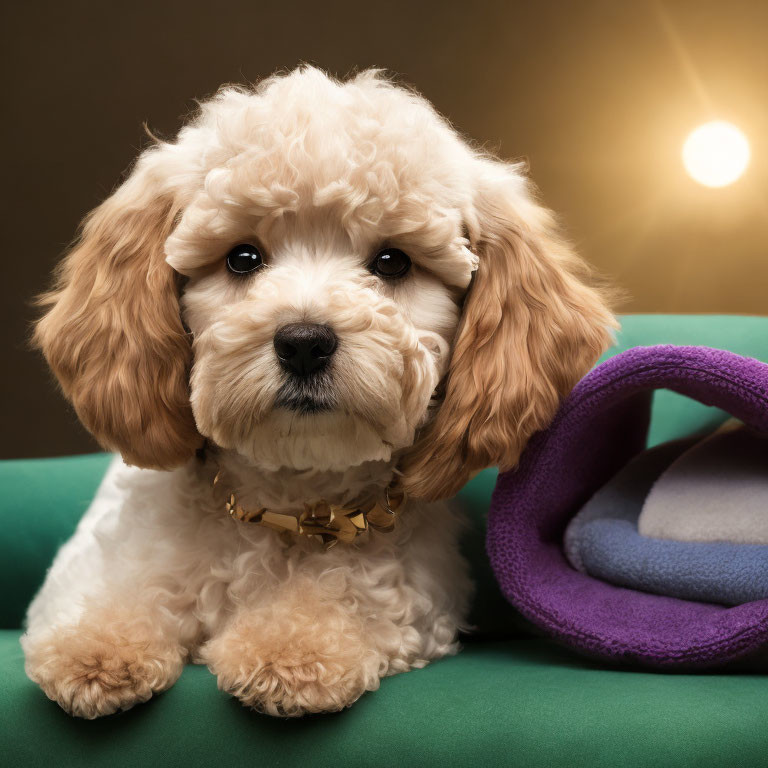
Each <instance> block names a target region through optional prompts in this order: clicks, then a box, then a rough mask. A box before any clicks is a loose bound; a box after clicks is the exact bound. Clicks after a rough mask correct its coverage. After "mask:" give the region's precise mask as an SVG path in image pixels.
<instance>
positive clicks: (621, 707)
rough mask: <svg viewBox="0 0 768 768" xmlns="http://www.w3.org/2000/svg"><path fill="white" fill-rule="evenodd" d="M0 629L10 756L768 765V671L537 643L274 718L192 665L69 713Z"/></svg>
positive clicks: (490, 650)
mask: <svg viewBox="0 0 768 768" xmlns="http://www.w3.org/2000/svg"><path fill="white" fill-rule="evenodd" d="M17 635H18V633H17V632H12V631H8V630H6V631H4V632H0V723H2V725H0V742H4V746H3V747H2V751H0V754H2V759H3V764H4V765H8V766H37V765H39V766H46V768H48V767H49V766H56V767H57V768H62V767H63V766H69V765H73V766H74V765H105V766H106V765H108V766H110V768H121V766H145V765H162V766H164V768H174V767H175V766H178V767H179V768H195V767H196V766H201V767H202V766H211V765H213V766H239V765H255V766H276V765H280V766H312V767H313V768H315V767H317V768H320V767H321V766H328V768H340V767H341V766H350V767H351V768H360V767H361V766H393V765H394V766H398V767H399V768H408V767H410V766H413V767H414V768H423V767H424V766H467V767H469V766H477V765H480V766H502V765H504V766H529V767H533V766H541V767H542V768H544V767H545V766H546V767H547V768H551V767H552V766H563V768H573V767H574V766H590V768H601V767H602V766H605V768H616V766H622V768H633V767H634V766H637V767H638V768H651V767H652V766H676V768H686V767H687V766H690V768H701V766H707V768H716V767H717V766H723V768H732V767H733V766H736V765H738V766H740V768H749V767H750V766H764V765H765V759H766V754H768V753H767V752H766V747H767V746H768V730H767V729H766V723H768V681H766V679H765V677H763V676H760V675H755V674H750V675H731V676H728V675H712V674H710V675H663V674H654V673H649V672H627V671H618V670H611V669H603V668H601V667H600V666H599V665H597V664H590V663H589V662H585V661H581V660H579V659H577V658H575V657H573V656H572V655H571V654H570V653H569V652H567V651H564V650H561V649H559V648H556V647H555V646H553V645H551V644H550V643H549V642H547V641H543V640H532V639H521V638H518V639H515V640H509V641H506V642H487V643H474V644H472V645H469V646H467V647H466V648H465V649H464V651H463V652H462V653H461V654H460V655H459V656H456V657H453V658H449V659H443V660H441V661H438V662H435V663H433V664H432V665H430V666H428V667H426V668H425V669H421V670H414V671H412V672H409V673H407V674H405V675H398V676H397V677H392V678H389V679H386V680H384V681H383V682H382V684H381V688H380V689H379V691H377V692H376V693H374V694H368V695H366V696H364V697H363V698H362V699H361V700H360V701H359V702H358V703H357V704H355V706H354V707H352V709H350V710H347V711H345V712H342V713H340V714H337V715H327V716H320V717H311V718H306V719H304V720H298V721H297V720H275V719H273V718H269V717H267V716H265V715H258V714H256V713H253V712H250V711H248V710H246V709H245V708H244V707H242V706H241V705H240V704H239V703H237V702H236V701H234V700H232V699H230V698H229V697H228V696H226V695H225V694H223V693H221V692H220V691H218V690H217V688H216V681H215V680H214V678H213V676H212V675H211V674H210V673H209V672H208V671H207V670H206V669H205V668H203V667H187V669H186V670H185V672H184V674H183V675H182V677H181V679H180V680H179V681H178V682H177V683H176V685H175V686H174V687H173V688H171V689H170V690H169V691H167V692H166V693H164V694H162V695H161V696H159V697H157V698H156V699H154V700H153V701H150V702H148V703H147V704H143V705H141V706H139V707H137V708H136V709H133V710H131V711H129V712H126V713H124V714H121V715H115V716H113V717H108V718H102V719H101V720H95V721H87V720H75V719H72V718H70V717H68V716H67V715H65V714H64V713H63V712H62V711H60V710H59V709H58V708H57V707H56V706H55V705H54V704H52V703H51V702H49V701H48V700H47V699H46V698H45V697H44V696H43V694H42V693H40V691H39V690H38V689H37V688H36V687H35V686H34V685H33V684H32V683H31V682H30V681H29V680H27V679H26V677H25V676H24V672H23V670H22V658H21V651H20V649H19V646H18V640H17Z"/></svg>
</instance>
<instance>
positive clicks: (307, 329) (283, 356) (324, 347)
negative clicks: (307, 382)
mask: <svg viewBox="0 0 768 768" xmlns="http://www.w3.org/2000/svg"><path fill="white" fill-rule="evenodd" d="M338 343H339V340H338V339H337V338H336V334H335V333H334V332H333V331H332V330H331V329H330V328H329V327H328V326H327V325H315V324H314V323H291V324H290V325H284V326H283V327H282V328H279V329H278V331H277V333H276V334H275V352H276V353H277V359H278V360H279V361H280V363H281V365H282V366H283V368H285V369H286V370H287V371H290V372H291V373H295V374H296V375H297V376H308V375H309V374H310V373H314V372H315V371H319V370H320V369H321V368H323V367H324V366H325V365H326V364H327V363H328V360H330V358H331V355H332V354H333V353H334V351H335V350H336V347H337V346H338Z"/></svg>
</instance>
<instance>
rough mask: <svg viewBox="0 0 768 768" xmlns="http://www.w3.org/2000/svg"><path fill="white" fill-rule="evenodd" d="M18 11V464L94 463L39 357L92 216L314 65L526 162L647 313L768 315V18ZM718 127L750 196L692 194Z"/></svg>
mask: <svg viewBox="0 0 768 768" xmlns="http://www.w3.org/2000/svg"><path fill="white" fill-rule="evenodd" d="M4 5H5V8H4V10H3V11H2V15H3V18H2V28H3V31H2V35H3V37H4V39H3V40H2V41H0V42H1V43H2V56H3V58H4V61H3V66H2V73H3V78H4V80H5V82H4V87H3V105H4V108H5V117H4V119H3V120H2V121H0V124H1V125H2V131H3V136H2V143H0V146H2V147H3V155H4V156H3V166H4V168H3V184H2V192H3V200H2V211H3V213H4V219H5V221H4V226H3V231H2V235H3V246H4V247H3V251H2V257H1V258H2V278H3V279H2V284H1V285H0V291H1V292H2V294H1V295H0V312H1V313H2V332H1V333H0V343H1V344H2V349H0V360H2V361H3V368H4V370H3V375H2V376H0V419H2V422H1V423H2V438H3V439H2V441H0V457H14V456H39V455H55V454H63V453H74V452H78V451H88V450H93V449H94V448H95V446H94V444H93V443H92V442H91V441H90V439H89V438H88V436H87V435H86V434H85V433H84V432H83V430H82V429H81V428H80V427H79V426H78V425H77V423H76V420H75V418H74V416H73V414H72V413H71V412H70V411H69V409H68V408H67V407H66V405H65V404H64V401H63V400H62V399H61V397H60V396H59V395H58V394H57V392H56V389H55V387H54V386H53V384H52V382H51V379H50V377H49V376H48V374H47V373H46V372H45V370H44V368H43V366H42V364H41V361H40V360H39V359H38V357H37V355H36V354H34V353H31V352H29V351H28V350H27V349H26V348H25V338H26V336H27V333H28V325H29V321H30V318H31V317H32V314H33V313H32V310H31V308H30V306H29V300H30V298H31V297H32V296H33V295H34V294H35V293H36V292H38V291H40V290H41V289H43V288H44V287H45V285H46V284H47V282H48V280H49V275H50V271H51V268H52V267H53V265H54V263H55V262H56V260H57V258H58V256H59V254H60V253H61V251H62V249H63V248H64V247H65V245H66V243H67V242H68V241H69V239H70V238H71V237H72V235H73V233H74V231H75V228H76V225H77V222H78V220H79V219H80V217H81V216H82V215H83V214H84V213H85V212H86V211H87V210H89V209H90V208H91V207H93V206H94V205H95V204H96V203H97V202H99V201H100V200H101V199H102V198H103V197H104V196H106V195H107V194H108V192H109V191H110V189H111V187H112V186H113V185H114V184H115V182H116V181H117V180H118V179H119V177H120V174H121V173H122V171H123V170H124V169H125V168H126V167H127V166H128V165H129V163H130V162H131V160H132V159H133V157H134V156H135V154H136V151H137V148H139V147H140V146H141V145H142V143H143V137H142V128H141V125H142V122H144V121H147V122H148V123H149V125H150V126H151V127H152V128H153V129H154V130H155V131H157V132H159V133H160V134H164V135H172V134H173V133H174V132H175V131H176V130H177V129H178V127H179V125H180V121H181V117H182V116H183V115H184V114H187V113H189V111H190V110H192V109H193V108H194V98H196V97H197V98H200V97H204V96H206V95H209V94H211V93H212V92H213V91H214V90H215V89H216V88H217V86H218V85H219V84H221V83H223V82H247V81H254V80H257V79H258V78H260V77H262V76H265V75H267V74H270V73H271V72H273V71H274V70H275V69H278V68H291V67H293V66H295V65H296V64H297V63H299V62H300V61H309V62H312V63H316V64H318V65H320V66H322V67H324V68H326V69H327V70H329V71H331V72H333V73H336V74H339V75H343V74H345V73H347V72H349V71H350V70H351V69H353V68H364V67H368V66H374V65H375V66H383V67H386V68H388V69H390V70H393V71H394V72H397V73H399V74H400V75H401V76H402V78H403V79H404V80H405V81H407V82H409V83H412V84H415V85H416V86H417V87H418V88H419V90H421V91H422V92H423V93H424V94H425V95H426V96H427V97H428V98H429V99H431V100H432V101H433V102H434V104H435V105H436V106H437V108H438V109H439V110H441V111H442V112H443V113H444V114H446V115H447V116H448V117H449V118H450V119H451V120H452V121H453V122H454V124H455V125H456V126H457V127H458V128H459V129H460V130H461V131H463V132H464V133H465V134H467V135H468V136H470V137H472V138H473V139H474V140H476V141H478V142H481V143H484V144H486V145H488V146H491V147H493V148H495V149H497V150H498V151H499V152H500V153H501V154H502V155H504V156H506V157H510V158H512V157H525V158H527V159H528V160H529V161H530V165H531V172H532V175H533V177H534V179H535V180H536V182H537V183H538V185H539V187H540V188H541V191H542V195H543V197H544V200H545V201H546V202H547V203H548V204H549V205H550V206H551V207H553V208H555V209H556V210H557V211H559V213H560V214H561V216H562V219H563V222H564V224H565V226H566V228H567V230H568V231H569V232H570V235H571V237H572V239H574V240H575V241H576V243H577V244H578V246H579V248H580V249H581V251H582V253H583V254H584V255H585V256H586V257H587V258H588V259H590V260H591V261H592V262H593V263H594V264H595V265H597V266H598V268H599V269H600V270H601V271H602V272H604V273H605V274H607V275H608V276H610V277H611V278H613V279H614V280H615V281H616V282H617V283H619V284H620V285H622V286H623V287H624V288H625V289H626V290H627V292H628V294H629V296H630V298H629V299H628V301H627V303H626V305H625V307H624V309H625V310H626V311H643V312H648V311H651V312H656V311H659V312H741V313H754V314H761V313H766V312H768V295H766V293H767V292H766V287H767V286H768V253H767V251H768V249H767V248H766V242H767V241H768V237H767V235H768V216H766V212H767V210H768V164H767V163H766V157H768V140H767V139H768V130H767V129H768V45H767V44H766V40H767V39H768V2H765V0H752V1H751V2H747V1H741V2H740V1H739V0H730V2H723V1H722V0H719V1H718V2H711V1H710V0H690V1H689V2H675V1H673V0H669V1H668V2H666V3H664V4H662V3H658V2H650V1H648V0H631V1H630V0H627V1H626V2H625V1H624V0H584V1H583V2H555V1H554V0H537V1H536V2H497V3H496V2H478V1H475V2H450V1H447V2H446V0H428V1H427V2H416V0H411V2H399V0H398V1H397V2H386V3H385V2H378V3H371V2H368V1H367V0H357V2H332V1H331V0H324V1H323V2H304V0H302V1H301V2H292V3H285V2H284V3H282V4H279V6H278V7H275V4H273V3H260V2H253V1H251V2H213V1H212V0H208V1H207V2H202V1H201V0H183V2H154V3H152V2H145V0H134V1H133V2H131V3H125V4H120V3H111V2H103V0H102V2H92V3H85V2H63V3H62V2H56V3H55V2H43V3H40V2H37V3H35V2H30V3H14V4H13V7H11V4H10V3H5V4H4ZM714 117H718V118H724V119H728V120H731V121H733V122H735V123H737V124H738V125H740V126H741V127H742V129H743V130H744V131H745V132H746V133H747V135H748V136H749V138H750V140H751V143H752V152H753V161H752V165H751V167H750V169H749V171H748V173H747V175H746V176H745V177H744V178H743V179H742V180H741V181H739V182H738V183H737V184H736V185H734V186H733V187H729V188H726V189H723V190H709V189H705V188H702V187H698V186H696V185H695V184H694V183H693V182H692V181H690V180H688V179H687V178H686V177H685V175H684V173H683V171H682V167H681V163H680V147H681V144H682V141H683V139H684V137H685V135H686V134H687V132H688V131H690V130H691V129H692V128H693V127H695V126H696V125H697V124H699V123H701V122H704V121H705V120H708V119H712V118H714Z"/></svg>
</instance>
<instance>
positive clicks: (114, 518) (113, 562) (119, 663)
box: [22, 462, 199, 719]
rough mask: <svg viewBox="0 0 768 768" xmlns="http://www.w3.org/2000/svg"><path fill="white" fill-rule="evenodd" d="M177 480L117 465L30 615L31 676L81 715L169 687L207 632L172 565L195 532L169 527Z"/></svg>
mask: <svg viewBox="0 0 768 768" xmlns="http://www.w3.org/2000/svg"><path fill="white" fill-rule="evenodd" d="M169 481H170V475H169V474H168V473H140V472H139V471H138V470H133V469H130V468H127V467H124V466H123V465H122V464H121V463H120V462H114V463H113V464H112V466H111V468H110V470H109V472H108V473H107V476H106V477H105V479H104V481H103V483H102V485H101V487H100V489H99V492H98V494H97V496H96V498H95V499H94V501H93V503H92V504H91V507H90V508H89V510H88V512H87V513H86V515H85V517H84V518H83V521H82V522H81V524H80V526H79V527H78V530H77V532H76V533H75V535H74V536H73V537H72V539H70V541H69V542H67V544H66V545H65V546H64V547H63V548H62V549H61V550H60V552H59V554H58V555H57V557H56V560H55V561H54V564H53V566H52V567H51V569H50V571H49V572H48V575H47V577H46V580H45V583H44V584H43V587H42V588H41V590H40V592H39V593H38V595H37V596H36V598H35V600H34V601H33V603H32V605H31V606H30V608H29V612H28V615H27V620H26V625H27V631H26V633H25V634H24V636H23V637H22V646H23V648H24V654H25V657H26V672H27V675H28V676H29V677H30V678H31V679H32V680H33V681H35V682H36V683H38V685H40V687H41V688H42V689H43V691H45V693H46V694H47V695H48V697H49V698H51V699H53V700H54V701H56V702H58V703H59V704H60V705H61V707H62V708H63V709H65V710H66V711H67V712H69V713H70V714H72V715H76V716H78V717H85V718H89V719H91V718H95V717H99V716H101V715H108V714H111V713H113V712H117V711H118V710H123V709H129V708H130V707H132V706H133V705H134V704H137V703H139V702H143V701H146V700H147V699H149V698H150V696H152V695H153V694H154V693H157V692H159V691H163V690H165V689H166V688H169V687H170V686H171V685H172V684H173V683H174V682H175V681H176V679H177V678H178V676H179V675H180V674H181V670H182V667H183V665H184V661H185V659H186V656H187V650H186V649H187V648H188V647H189V645H190V644H191V642H192V641H193V640H194V638H195V637H196V636H197V634H198V629H199V623H198V622H197V620H196V619H195V617H194V615H193V610H192V609H193V604H192V603H193V602H194V597H189V596H187V595H186V593H185V590H184V589H183V585H184V581H183V580H180V579H179V577H178V576H176V577H174V576H173V574H172V573H171V572H170V570H169V568H168V558H169V552H170V549H169V548H168V547H167V546H165V544H164V542H166V541H174V542H178V539H179V537H180V535H181V533H183V532H184V531H186V530H187V529H191V528H192V526H187V527H185V526H181V528H179V526H178V525H174V519H173V517H171V520H170V522H169V523H168V524H167V525H164V523H163V514H164V510H167V509H173V505H172V500H171V499H169V498H168V488H170V485H169ZM125 486H130V487H132V488H133V492H134V493H135V495H136V498H135V499H134V498H133V496H131V495H130V494H128V493H126V491H125V490H124V489H123V488H124V487H125ZM148 501H149V502H156V503H148ZM168 526H170V528H169V527H168ZM178 546H179V548H182V545H181V544H178ZM157 564H162V566H163V567H155V566H156V565H157Z"/></svg>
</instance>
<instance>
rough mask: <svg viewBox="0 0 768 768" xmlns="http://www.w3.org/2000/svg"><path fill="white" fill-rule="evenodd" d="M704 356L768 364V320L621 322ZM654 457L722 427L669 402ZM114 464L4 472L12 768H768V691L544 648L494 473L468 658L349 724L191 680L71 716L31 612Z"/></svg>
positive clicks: (0, 465)
mask: <svg viewBox="0 0 768 768" xmlns="http://www.w3.org/2000/svg"><path fill="white" fill-rule="evenodd" d="M659 343H673V344H703V345H708V346H714V347H722V348H727V349H730V350H732V351H734V352H738V353H741V354H745V355H750V356H753V357H757V358H759V359H762V360H766V361H768V318H755V317H722V316H708V317H703V316H653V315H636V316H628V317H626V318H624V328H623V331H622V333H621V334H620V336H619V344H618V346H617V347H616V349H614V350H612V351H611V354H615V353H616V352H617V351H620V350H622V349H625V348H627V347H632V346H636V345H648V344H659ZM654 409H655V410H654V422H653V426H652V432H651V441H652V442H659V441H661V440H666V439H669V438H672V437H675V436H679V435H684V434H690V433H693V432H696V431H699V430H702V429H706V428H709V427H711V426H713V425H715V424H717V423H718V422H719V421H720V420H721V419H722V414H720V413H718V412H716V411H714V410H713V409H709V408H705V407H704V406H701V405H699V404H697V403H693V402H691V401H688V400H685V399H684V398H682V397H680V396H677V395H674V394H672V393H669V392H659V393H657V397H656V400H655V405H654ZM108 460H109V457H108V456H106V455H103V454H97V455H92V456H79V457H70V458H58V459H32V460H16V461H6V462H0V525H2V528H0V587H2V593H1V595H0V627H2V629H1V630H0V765H3V766H5V765H7V766H37V765H40V766H55V767H56V768H58V766H65V765H105V766H106V765H108V766H110V768H120V766H136V765H161V766H168V768H171V767H172V766H184V768H193V767H194V766H240V765H254V766H273V765H274V766H302V767H306V768H310V767H311V766H333V767H334V768H343V767H344V766H355V767H357V766H398V768H406V767H407V766H432V765H435V766H482V767H483V768H490V766H497V765H504V766H542V767H543V766H547V767H553V766H562V767H563V768H576V766H607V767H608V766H609V767H610V768H615V767H616V766H622V767H623V768H628V767H630V766H643V767H644V768H649V767H652V766H676V767H677V768H682V767H683V766H696V767H697V768H700V766H707V767H713V766H728V767H729V768H730V767H731V766H741V767H743V768H746V767H747V766H766V765H768V678H766V677H765V676H763V675H759V674H752V673H743V672H742V673H740V674H730V675H725V674H718V673H710V674H698V675H693V674H659V673H652V672H646V671H639V670H635V669H628V668H613V667H610V666H607V665H605V664H601V663H597V662H593V661H589V660H585V659H583V658H580V657H579V656H577V655H575V654H573V653H572V652H570V651H569V650H567V649H564V648H560V647H558V646H556V645H554V644H553V643H551V642H550V641H549V640H546V639H544V638H541V637H538V636H536V635H535V633H532V632H531V631H530V630H529V629H528V628H527V627H526V626H525V625H524V624H523V622H522V621H520V620H519V619H518V618H517V617H516V616H515V614H514V612H513V611H512V609H511V608H510V607H509V606H508V605H507V604H506V603H505V602H504V600H503V599H502V597H501V595H500V593H499V591H498V589H497V588H496V586H495V584H494V582H493V577H492V575H491V573H490V570H489V568H488V565H487V563H486V560H485V556H484V553H483V538H482V528H483V518H484V514H485V511H486V509H487V506H488V500H489V496H490V492H491V490H492V488H493V483H494V479H495V476H494V473H493V472H486V473H483V474H481V475H480V476H478V477H477V478H476V479H475V480H474V481H473V482H472V483H470V484H469V485H468V486H467V487H466V488H465V489H464V491H463V492H462V497H463V500H464V502H465V503H466V504H467V506H468V507H470V508H471V510H472V515H473V520H474V523H475V528H474V530H473V531H472V532H471V534H468V535H467V538H466V547H467V553H468V555H469V556H470V558H471V559H472V562H473V566H474V568H475V571H476V579H477V581H478V584H479V587H478V595H477V599H476V601H475V606H474V616H473V620H474V622H475V624H476V625H477V629H476V631H475V632H474V633H473V635H471V636H468V637H467V638H466V639H465V644H464V649H463V650H462V652H461V653H460V654H459V655H458V656H456V657H453V658H449V659H444V660H442V661H439V662H436V663H434V664H432V665H430V666H428V667H427V668H426V669H422V670H417V671H413V672H409V673H408V674H405V675H398V676H396V677H393V678H389V679H387V680H384V681H383V682H382V685H381V688H380V690H378V691H377V692H375V693H370V694H367V695H365V696H364V697H363V698H362V699H361V700H360V701H359V702H357V704H355V705H354V707H352V708H351V709H350V710H347V711H345V712H342V713H339V714H335V715H327V716H313V717H308V718H305V719H303V720H275V719H272V718H269V717H266V716H263V715H259V714H256V713H254V712H250V711H248V710H246V709H245V708H243V707H242V706H241V705H240V704H239V703H238V702H236V701H235V700H234V699H231V698H230V697H228V696H226V695H225V694H223V693H221V692H219V691H218V690H217V688H216V680H215V679H214V677H213V676H212V675H211V674H210V673H209V672H208V671H207V670H206V669H205V668H203V667H193V666H190V667H188V668H187V669H186V671H185V672H184V674H183V675H182V677H181V679H180V680H179V681H178V682H177V683H176V685H175V686H174V687H173V688H172V689H171V690H169V691H168V692H166V693H164V694H162V695H161V696H159V697H157V698H156V699H153V700H152V701H150V702H148V703H147V704H144V705H141V706H139V707H137V708H136V709H134V710H131V711H129V712H126V713H123V714H119V715H115V716H112V717H108V718H104V719H101V720H96V721H84V720H75V719H72V718H70V717H68V716H67V715H65V714H64V713H63V712H62V711H61V710H60V709H59V708H58V707H57V706H56V705H55V704H53V703H52V702H50V701H48V699H46V697H45V696H44V695H43V693H42V692H41V691H40V690H39V689H38V688H37V687H36V686H35V685H33V684H32V683H31V682H30V681H29V680H27V678H26V677H25V675H24V669H23V660H22V654H21V649H20V647H19V635H20V629H19V627H20V625H21V622H22V618H23V614H24V609H25V607H26V605H27V603H28V602H29V600H30V599H31V598H32V595H33V594H34V592H35V590H36V589H37V587H38V586H39V585H40V583H41V581H42V579H43V575H44V573H45V568H46V566H47V565H48V563H49V562H50V561H51V559H52V558H53V555H54V552H55V551H56V549H57V547H58V546H59V545H60V544H61V543H62V542H63V541H64V540H65V539H66V538H67V537H68V536H69V534H70V533H71V532H72V530H73V529H74V527H75V524H76V523H77V520H78V518H79V517H80V515H81V514H82V512H83V510H84V509H85V508H86V506H87V504H88V502H89V500H90V498H91V496H92V494H93V493H94V491H95V489H96V487H97V485H98V482H99V480H100V478H101V475H102V473H103V472H104V470H105V468H106V465H107V462H108Z"/></svg>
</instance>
